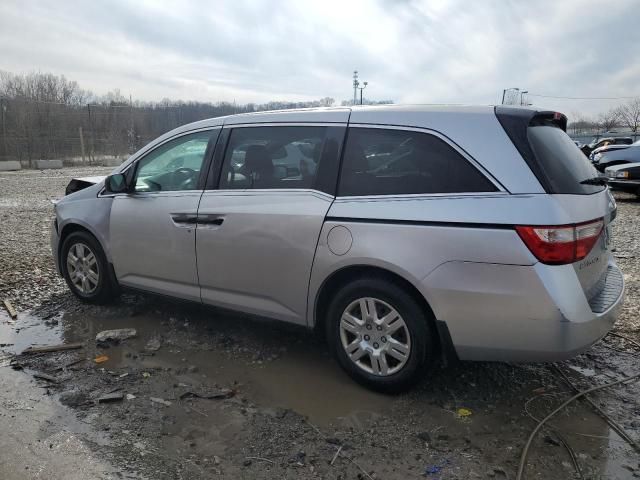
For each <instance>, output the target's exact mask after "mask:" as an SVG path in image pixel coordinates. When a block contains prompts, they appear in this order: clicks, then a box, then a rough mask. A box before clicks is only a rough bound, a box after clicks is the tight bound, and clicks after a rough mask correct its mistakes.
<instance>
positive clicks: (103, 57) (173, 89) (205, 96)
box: [0, 0, 640, 114]
mask: <svg viewBox="0 0 640 480" xmlns="http://www.w3.org/2000/svg"><path fill="white" fill-rule="evenodd" d="M638 18H640V4H639V2H638V1H637V0H614V1H591V0H579V1H569V0H563V1H555V0H549V1H538V0H536V1H529V0H522V1H508V0H496V1H471V0H461V1H458V0H447V1H434V0H424V1H411V0H379V1H374V0H371V1H359V0H340V1H329V0H322V1H317V2H316V1H310V0H265V1H259V0H254V1H250V0H247V1H242V0H230V1H193V2H174V4H173V5H172V4H170V3H167V4H164V5H163V4H162V2H160V1H156V0H153V1H143V0H131V1H126V0H110V1H99V0H94V1H91V2H88V1H87V2H85V1H82V2H72V1H64V0H60V1H50V0H49V1H43V2H39V1H35V0H34V1H25V0H19V1H14V0H1V1H0V69H1V70H8V71H12V72H16V73H24V72H31V71H42V72H53V73H56V74H64V75H66V76H67V78H69V79H73V80H77V81H78V82H79V83H80V85H81V86H82V87H83V88H85V89H89V90H92V91H94V92H95V93H97V94H103V93H106V92H107V91H109V90H113V89H115V88H119V89H120V90H121V92H122V93H123V94H125V95H128V94H129V93H131V94H132V95H133V96H134V98H137V99H141V100H160V99H162V98H164V97H168V98H171V99H183V100H200V101H218V100H229V101H233V100H235V101H237V102H238V103H246V102H265V101H269V100H291V101H294V100H311V99H318V98H321V97H325V96H330V97H333V98H335V99H336V100H337V101H338V102H340V101H341V100H344V99H348V98H350V97H351V96H352V95H353V93H352V92H353V91H352V88H351V83H352V79H351V76H352V72H353V70H354V68H357V69H358V70H359V71H360V75H361V79H362V80H366V81H368V82H369V87H368V88H367V90H365V93H366V96H367V97H370V98H372V99H376V100H379V99H391V100H393V101H394V102H396V103H480V104H493V103H499V102H500V97H501V95H502V89H503V88H505V87H520V88H521V89H526V90H528V91H529V92H531V93H538V94H544V95H554V96H563V97H564V96H570V97H624V96H632V95H640V61H639V57H638V52H639V51H638V46H639V45H640V27H639V26H638ZM529 99H530V101H532V102H533V103H534V104H536V105H540V106H543V107H548V108H552V107H553V108H558V109H561V110H562V111H564V112H566V113H568V114H570V113H572V112H578V111H580V112H584V113H588V114H593V113H596V112H598V111H600V110H602V109H606V108H608V107H611V106H614V105H615V104H617V103H619V102H620V101H622V100H597V101H596V100H554V99H545V98H542V97H533V96H532V97H530V98H529Z"/></svg>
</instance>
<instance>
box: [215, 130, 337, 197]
mask: <svg viewBox="0 0 640 480" xmlns="http://www.w3.org/2000/svg"><path fill="white" fill-rule="evenodd" d="M326 137H327V127H247V128H236V129H234V130H233V131H232V132H231V138H230V139H229V145H228V147H227V151H226V152H225V157H224V162H223V167H222V176H221V178H220V188H221V189H227V188H231V189H236V188H240V189H247V188H249V189H251V188H253V189H256V188H268V189H273V188H314V186H315V183H316V178H317V173H318V168H319V164H320V158H321V157H322V151H323V149H324V146H325V140H326Z"/></svg>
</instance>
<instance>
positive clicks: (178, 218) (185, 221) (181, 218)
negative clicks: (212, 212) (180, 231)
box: [170, 213, 198, 228]
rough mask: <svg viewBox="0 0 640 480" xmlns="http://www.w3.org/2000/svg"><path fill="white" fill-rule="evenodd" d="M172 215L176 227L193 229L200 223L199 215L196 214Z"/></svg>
mask: <svg viewBox="0 0 640 480" xmlns="http://www.w3.org/2000/svg"><path fill="white" fill-rule="evenodd" d="M170 215H171V220H172V221H173V224H174V225H175V226H176V227H181V228H191V227H193V226H194V225H195V224H196V223H197V222H198V215H196V214H195V213H172V214H170Z"/></svg>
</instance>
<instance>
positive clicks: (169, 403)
mask: <svg viewBox="0 0 640 480" xmlns="http://www.w3.org/2000/svg"><path fill="white" fill-rule="evenodd" d="M149 400H151V401H152V402H153V403H159V404H160V405H164V406H165V407H169V406H171V402H169V401H168V400H163V399H162V398H158V397H150V398H149Z"/></svg>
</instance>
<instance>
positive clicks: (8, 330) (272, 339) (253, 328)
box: [0, 306, 394, 425]
mask: <svg viewBox="0 0 640 480" xmlns="http://www.w3.org/2000/svg"><path fill="white" fill-rule="evenodd" d="M178 308H179V306H178ZM214 316H215V317H216V318H211V317H214ZM178 317H179V318H180V319H181V320H180V321H177V320H175V321H174V322H173V326H169V325H166V323H168V322H167V320H168V318H169V315H165V314H144V315H136V316H133V317H131V316H129V314H127V313H124V315H123V312H122V309H120V308H116V309H109V310H107V309H101V311H100V314H99V315H95V314H93V315H92V314H88V313H86V312H85V313H82V314H78V313H71V312H67V313H65V312H61V313H60V314H59V315H56V316H54V317H51V318H50V319H49V320H48V321H49V324H48V325H47V324H45V321H44V320H42V319H40V318H38V317H35V316H31V315H29V314H28V313H26V314H25V313H20V314H19V316H18V320H17V321H16V322H15V323H14V324H10V323H8V322H7V320H8V319H9V317H8V316H7V315H5V316H0V344H8V346H6V347H0V348H1V349H2V350H5V351H8V352H11V353H19V352H21V351H23V350H24V349H25V348H27V347H29V346H32V345H53V344H60V343H70V342H77V341H87V345H88V348H87V349H86V351H85V353H86V354H87V356H88V357H91V358H92V356H93V354H94V353H95V354H97V353H105V354H107V355H108V356H109V361H107V362H105V363H103V364H101V365H100V366H101V367H104V368H106V369H114V370H119V369H124V370H123V371H126V369H127V368H128V367H129V368H133V367H134V366H135V367H136V368H140V367H141V366H142V367H144V368H153V367H163V368H171V369H173V370H175V369H180V368H182V369H185V367H187V366H195V367H196V369H197V374H193V375H191V376H192V377H193V378H194V379H197V380H198V382H206V383H216V384H218V385H221V386H232V385H235V384H238V385H239V388H240V390H241V391H242V393H243V396H245V397H246V398H248V399H249V400H250V401H252V402H253V403H256V404H258V405H259V406H260V407H267V408H284V409H292V410H294V411H296V412H298V413H300V414H302V415H306V416H308V417H309V419H310V421H312V422H315V423H318V424H320V425H324V424H328V423H331V422H332V421H334V420H336V419H340V418H344V419H348V420H349V421H352V422H355V423H359V422H360V421H363V420H365V419H367V418H371V417H374V416H376V415H379V414H383V413H384V412H385V411H387V409H388V408H389V407H390V405H391V403H392V402H393V401H394V398H393V397H388V396H385V395H381V394H376V393H374V392H371V391H368V390H366V389H364V388H362V387H360V386H359V385H357V384H356V383H354V382H353V380H351V379H350V378H349V377H348V376H347V375H346V374H345V373H344V372H343V371H342V370H341V369H340V368H339V367H338V365H337V364H336V363H335V362H334V360H333V359H332V358H331V357H330V356H329V354H328V352H327V351H326V347H324V346H323V345H321V344H319V343H318V341H317V340H316V339H314V338H313V336H312V335H311V334H309V333H306V332H299V331H296V332H291V331H288V330H286V329H284V330H283V329H282V327H281V326H278V325H273V324H268V323H265V322H259V321H249V320H246V319H243V318H237V317H229V318H217V315H216V314H215V313H212V312H208V313H207V312H204V313H203V312H201V311H196V312H195V314H194V312H189V322H190V323H189V326H188V327H186V329H185V328H184V327H181V325H182V319H183V318H184V315H180V314H178ZM52 320H54V321H55V322H54V323H55V324H54V325H52V324H51V321H52ZM163 320H164V323H165V325H163V324H162V323H161V322H162V321H163ZM176 325H177V327H176ZM129 327H131V328H135V329H136V330H137V332H138V336H137V338H134V339H129V340H127V341H125V342H124V343H122V344H121V345H119V346H115V347H111V348H109V349H105V350H101V349H99V348H97V347H94V346H95V343H94V341H93V339H94V338H95V335H96V334H97V333H98V332H99V331H101V330H107V329H114V328H129ZM176 328H179V330H178V331H176ZM212 329H213V333H212V332H211V330H212ZM216 333H217V334H224V335H227V334H230V335H232V336H233V337H235V338H234V342H237V343H236V344H235V348H233V349H232V350H231V351H229V350H227V349H225V347H224V346H221V345H219V343H216V341H215V338H214V337H215V334H216ZM159 336H161V337H163V338H164V340H163V342H162V347H161V348H160V349H159V350H158V351H156V352H154V354H153V355H152V356H143V357H142V361H139V360H134V359H132V358H131V355H132V354H133V355H139V354H140V353H141V352H144V347H145V345H146V343H147V342H148V341H149V339H151V338H153V337H159ZM196 342H197V343H196ZM203 342H204V343H209V344H210V347H209V348H210V349H208V350H204V351H203V350H202V346H201V345H202V343H203ZM194 343H196V345H194ZM94 348H95V351H94ZM283 348H286V350H285V351H284V352H282V350H283ZM238 349H240V350H243V349H245V350H247V351H245V352H240V353H238V352H237V350H238ZM263 351H269V352H277V357H278V358H277V359H275V360H274V359H268V360H254V357H255V354H256V352H263ZM265 355H266V356H269V355H270V353H268V354H265ZM203 374H204V375H206V378H203V377H202V375H203Z"/></svg>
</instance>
